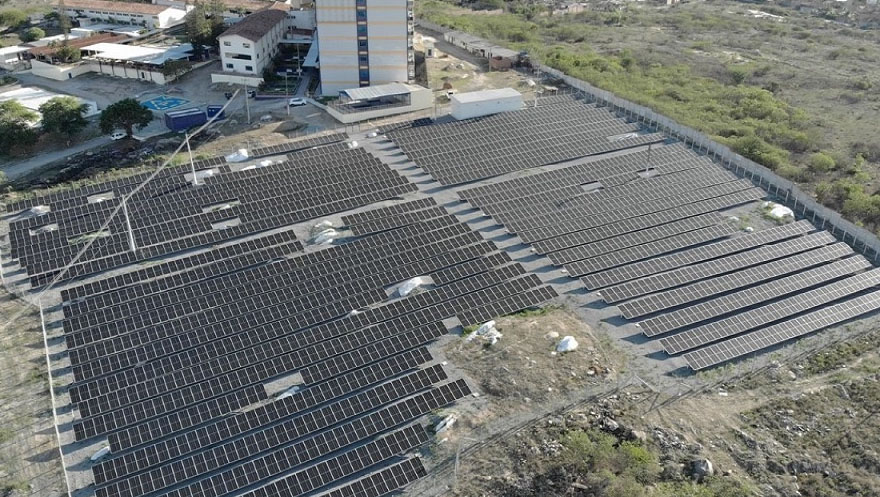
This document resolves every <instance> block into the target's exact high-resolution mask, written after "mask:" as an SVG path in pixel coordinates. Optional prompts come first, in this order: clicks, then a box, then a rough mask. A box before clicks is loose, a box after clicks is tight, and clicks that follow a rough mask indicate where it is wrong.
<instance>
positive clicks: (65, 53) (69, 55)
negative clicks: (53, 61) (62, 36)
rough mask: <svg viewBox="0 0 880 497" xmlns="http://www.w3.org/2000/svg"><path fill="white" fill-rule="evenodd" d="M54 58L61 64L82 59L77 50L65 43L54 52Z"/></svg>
mask: <svg viewBox="0 0 880 497" xmlns="http://www.w3.org/2000/svg"><path fill="white" fill-rule="evenodd" d="M55 57H56V58H57V59H58V60H60V61H61V62H76V61H78V60H80V59H81V58H82V54H80V51H79V49H78V48H76V47H72V46H70V45H68V44H67V43H66V42H65V43H64V44H63V45H61V46H60V47H58V50H56V51H55Z"/></svg>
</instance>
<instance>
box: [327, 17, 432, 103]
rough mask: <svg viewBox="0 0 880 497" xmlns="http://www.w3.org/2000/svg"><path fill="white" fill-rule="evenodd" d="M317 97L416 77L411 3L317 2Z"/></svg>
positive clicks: (404, 81) (407, 80)
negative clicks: (318, 84)
mask: <svg viewBox="0 0 880 497" xmlns="http://www.w3.org/2000/svg"><path fill="white" fill-rule="evenodd" d="M315 7H316V10H317V13H316V17H317V29H318V62H319V67H320V71H321V93H323V94H324V95H335V94H337V93H339V91H340V90H346V89H350V88H358V87H362V86H375V85H381V84H386V83H394V82H399V83H406V82H410V81H412V79H413V78H414V77H415V67H414V66H415V59H414V56H413V48H412V47H413V29H414V26H413V10H412V8H413V2H412V0H316V6H315Z"/></svg>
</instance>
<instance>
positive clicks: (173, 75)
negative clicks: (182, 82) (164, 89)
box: [161, 60, 192, 81]
mask: <svg viewBox="0 0 880 497" xmlns="http://www.w3.org/2000/svg"><path fill="white" fill-rule="evenodd" d="M191 69H192V63H191V62H190V61H188V60H166V61H165V63H164V64H162V69H161V70H162V76H165V79H166V80H167V81H171V80H174V79H177V78H178V77H180V76H182V75H184V74H186V73H188V72H189V71H190V70H191Z"/></svg>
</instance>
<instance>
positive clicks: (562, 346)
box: [556, 336, 578, 352]
mask: <svg viewBox="0 0 880 497" xmlns="http://www.w3.org/2000/svg"><path fill="white" fill-rule="evenodd" d="M577 348H578V342H577V340H575V339H574V337H573V336H565V337H563V338H562V340H560V341H559V345H557V346H556V352H571V351H572V350H575V349H577Z"/></svg>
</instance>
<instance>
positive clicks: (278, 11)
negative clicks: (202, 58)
mask: <svg viewBox="0 0 880 497" xmlns="http://www.w3.org/2000/svg"><path fill="white" fill-rule="evenodd" d="M286 30H287V6H286V5H276V6H273V7H271V8H268V9H265V10H261V11H259V12H254V13H253V14H251V15H249V16H247V17H246V18H244V19H242V20H241V21H239V22H237V23H235V24H233V25H232V27H231V28H229V29H227V30H226V31H224V32H223V34H221V35H220V37H219V38H218V41H219V43H220V59H221V63H222V67H223V72H222V73H214V74H213V75H212V78H211V79H212V81H213V82H215V83H220V82H225V83H240V84H248V85H252V86H256V85H257V84H259V83H260V82H261V81H262V79H263V76H262V75H263V69H265V68H266V66H268V65H269V64H270V63H271V62H272V57H274V56H275V54H276V53H278V44H279V43H280V42H281V40H282V39H283V38H284V33H285V32H286Z"/></svg>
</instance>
